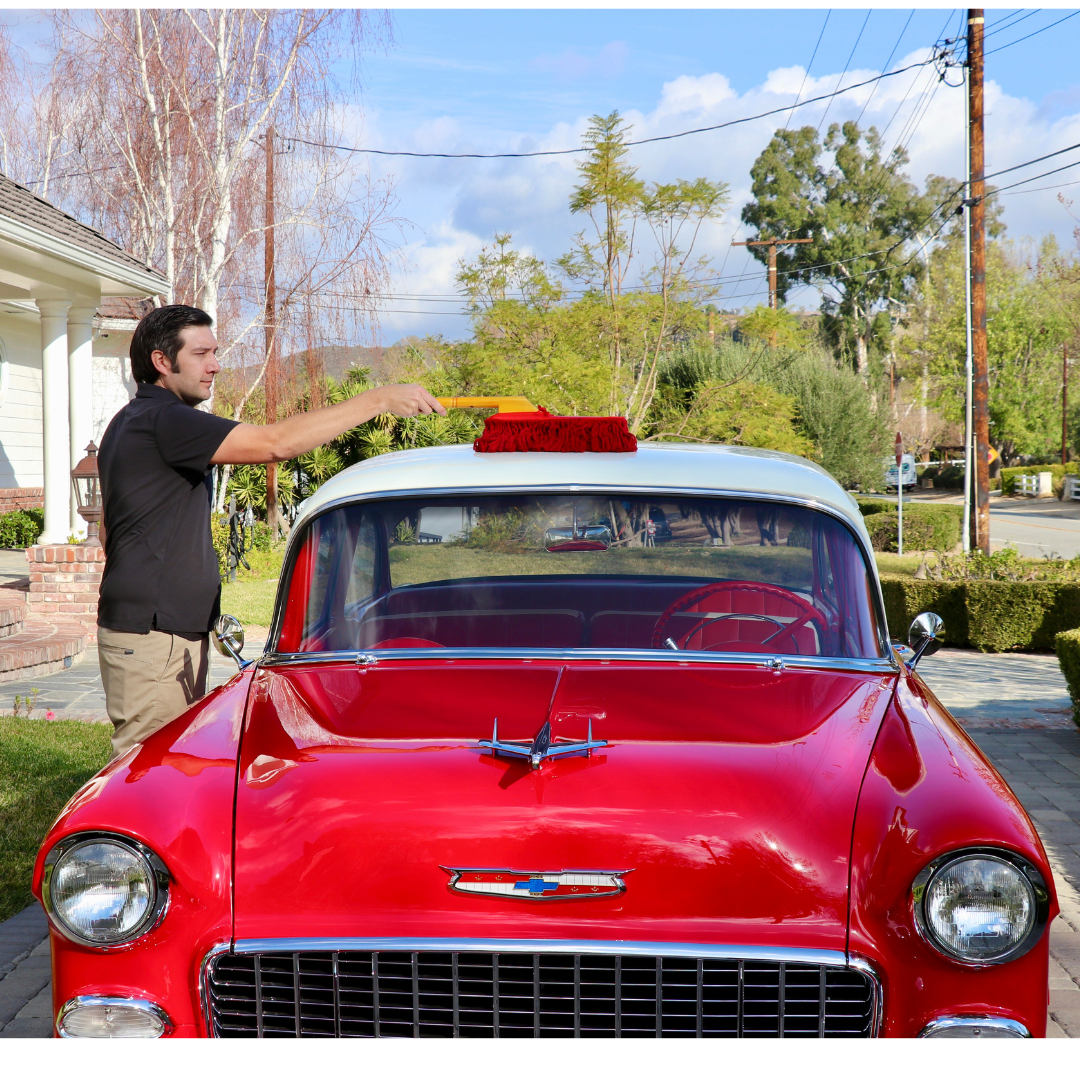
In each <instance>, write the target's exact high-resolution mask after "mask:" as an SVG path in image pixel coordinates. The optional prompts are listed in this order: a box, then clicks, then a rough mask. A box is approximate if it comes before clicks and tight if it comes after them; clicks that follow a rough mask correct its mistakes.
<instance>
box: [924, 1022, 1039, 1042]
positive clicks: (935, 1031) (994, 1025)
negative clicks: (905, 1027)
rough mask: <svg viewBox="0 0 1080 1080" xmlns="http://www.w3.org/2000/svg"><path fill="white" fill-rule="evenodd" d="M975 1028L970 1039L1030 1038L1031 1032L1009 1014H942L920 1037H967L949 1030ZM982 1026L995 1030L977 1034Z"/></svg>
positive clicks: (928, 1025) (925, 1028)
mask: <svg viewBox="0 0 1080 1080" xmlns="http://www.w3.org/2000/svg"><path fill="white" fill-rule="evenodd" d="M965 1028H974V1029H975V1031H974V1032H973V1033H972V1034H971V1035H968V1036H966V1037H967V1038H969V1039H979V1038H990V1039H1030V1038H1031V1032H1030V1031H1028V1029H1027V1028H1026V1027H1025V1026H1024V1025H1023V1024H1021V1023H1020V1021H1019V1020H1010V1019H1009V1018H1008V1017H1007V1016H941V1017H939V1018H938V1019H937V1020H931V1021H930V1023H929V1024H927V1025H926V1027H924V1028H923V1029H922V1031H920V1032H919V1034H918V1036H917V1038H920V1039H947V1038H950V1037H951V1038H954V1039H956V1038H960V1039H962V1038H965V1036H964V1035H953V1036H949V1035H948V1034H946V1033H947V1032H949V1031H956V1030H958V1029H965ZM980 1028H984V1029H985V1028H990V1029H991V1030H992V1031H994V1032H995V1034H993V1035H989V1036H987V1035H980V1034H976V1033H975V1032H978V1031H979V1029H980Z"/></svg>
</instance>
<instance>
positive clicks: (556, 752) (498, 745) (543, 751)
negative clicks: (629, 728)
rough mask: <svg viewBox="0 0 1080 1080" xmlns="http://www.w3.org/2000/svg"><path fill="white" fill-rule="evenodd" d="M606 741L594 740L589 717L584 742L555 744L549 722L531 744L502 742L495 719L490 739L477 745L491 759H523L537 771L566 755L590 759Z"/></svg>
mask: <svg viewBox="0 0 1080 1080" xmlns="http://www.w3.org/2000/svg"><path fill="white" fill-rule="evenodd" d="M607 744H608V741H607V739H594V738H593V733H592V717H591V716H590V717H589V737H588V738H587V739H586V740H585V741H584V742H574V741H572V740H564V741H563V742H555V741H553V740H552V738H551V721H550V720H549V721H545V723H544V726H543V727H542V728H541V729H540V730H539V731H538V732H537V733H536V737H535V738H534V739H533V740H532V742H531V743H527V742H516V741H510V742H503V741H502V740H500V739H499V718H498V717H497V716H496V717H495V723H494V724H493V725H492V730H491V738H490V739H481V740H480V742H479V745H480V746H482V747H483V748H484V749H485V750H490V751H491V756H492V757H497V756H498V755H499V754H506V755H507V756H508V757H513V758H519V759H521V758H523V759H524V760H525V761H527V762H528V763H529V766H530V768H533V769H539V768H540V766H541V765H543V764H544V762H545V761H551V760H553V759H554V758H559V757H565V756H566V755H567V754H580V753H582V752H584V753H585V755H586V756H587V757H592V752H593V751H594V750H602V749H603V748H604V747H605V746H607Z"/></svg>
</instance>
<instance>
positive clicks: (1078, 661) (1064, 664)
mask: <svg viewBox="0 0 1080 1080" xmlns="http://www.w3.org/2000/svg"><path fill="white" fill-rule="evenodd" d="M1054 652H1056V653H1057V658H1058V663H1059V664H1060V665H1061V673H1062V674H1063V675H1064V676H1065V682H1066V683H1067V684H1068V687H1069V697H1070V698H1072V703H1073V720H1074V721H1075V722H1076V723H1077V724H1078V725H1080V630H1062V631H1061V633H1060V634H1057V635H1055V637H1054Z"/></svg>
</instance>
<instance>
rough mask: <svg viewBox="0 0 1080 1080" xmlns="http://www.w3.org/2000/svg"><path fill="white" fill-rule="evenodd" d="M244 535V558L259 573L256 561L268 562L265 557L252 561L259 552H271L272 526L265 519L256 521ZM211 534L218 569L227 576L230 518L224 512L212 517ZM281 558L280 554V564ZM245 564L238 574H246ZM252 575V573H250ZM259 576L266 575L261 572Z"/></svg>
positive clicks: (241, 565)
mask: <svg viewBox="0 0 1080 1080" xmlns="http://www.w3.org/2000/svg"><path fill="white" fill-rule="evenodd" d="M244 532H245V535H244V549H245V551H244V558H245V559H246V560H247V562H248V565H249V566H250V567H251V569H252V572H253V573H257V567H256V563H259V565H262V564H263V563H265V562H266V560H265V559H256V560H255V561H254V562H253V561H252V558H253V556H256V555H258V554H259V553H263V554H269V552H270V526H269V525H267V524H266V522H265V521H256V522H255V524H254V525H253V526H252V527H251V528H250V529H246V530H245V531H244ZM210 536H211V539H212V540H213V543H214V550H215V551H216V552H217V557H218V570H219V571H220V572H221V576H222V578H224V577H225V576H226V574H227V573H228V572H229V571H228V564H227V562H226V559H225V552H226V548H227V546H228V543H229V519H228V517H226V516H225V515H222V514H214V515H212V516H211V518H210ZM280 562H281V559H280V555H279V556H278V564H279V565H280ZM244 572H245V570H244V565H243V564H242V563H241V564H240V566H239V567H238V568H237V573H238V574H244ZM249 576H250V575H249ZM258 576H265V575H261V574H259V575H258Z"/></svg>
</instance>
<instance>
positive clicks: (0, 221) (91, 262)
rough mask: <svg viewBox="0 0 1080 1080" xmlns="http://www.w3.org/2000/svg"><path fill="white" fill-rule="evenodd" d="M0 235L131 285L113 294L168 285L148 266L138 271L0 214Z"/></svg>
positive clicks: (139, 293) (134, 293)
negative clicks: (124, 290)
mask: <svg viewBox="0 0 1080 1080" xmlns="http://www.w3.org/2000/svg"><path fill="white" fill-rule="evenodd" d="M0 239H3V240H8V241H10V242H11V243H13V244H18V245H19V246H20V247H25V248H29V249H30V250H32V251H36V252H38V253H40V254H43V255H48V256H50V257H51V258H54V259H59V260H60V261H61V262H65V263H69V264H71V265H73V266H77V267H78V268H79V269H80V270H85V271H89V272H90V273H91V274H96V275H98V276H99V277H102V278H106V279H108V280H109V281H111V282H113V283H114V284H116V285H119V286H121V288H123V289H131V293H130V294H125V293H115V294H113V295H132V296H156V295H158V294H159V293H161V292H163V291H165V290H166V289H167V288H168V287H169V282H168V279H167V278H164V277H162V276H161V275H160V274H158V273H156V272H155V271H153V270H151V269H149V268H147V269H146V270H145V271H140V270H137V269H135V268H134V267H129V266H124V265H123V264H122V263H118V262H114V261H113V260H112V259H107V258H106V257H105V256H103V255H98V254H96V253H95V252H92V251H87V250H86V249H85V248H82V247H79V245H78V244H73V243H71V242H70V241H68V240H62V239H61V238H60V237H57V236H50V235H49V234H48V233H46V232H42V231H41V230H40V229H35V228H32V227H31V226H29V225H24V224H22V223H21V222H18V221H14V220H13V219H12V218H10V217H7V216H4V215H0Z"/></svg>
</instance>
